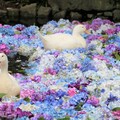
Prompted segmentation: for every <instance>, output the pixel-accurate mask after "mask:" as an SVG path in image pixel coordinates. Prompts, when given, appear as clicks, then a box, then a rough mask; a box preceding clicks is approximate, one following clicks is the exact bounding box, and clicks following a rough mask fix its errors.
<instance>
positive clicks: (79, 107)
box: [75, 102, 84, 111]
mask: <svg viewBox="0 0 120 120" xmlns="http://www.w3.org/2000/svg"><path fill="white" fill-rule="evenodd" d="M83 104H84V103H82V102H81V103H79V104H78V105H77V106H76V107H75V110H77V111H80V110H81V107H82V106H83Z"/></svg>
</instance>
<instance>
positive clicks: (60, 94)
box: [0, 18, 120, 120]
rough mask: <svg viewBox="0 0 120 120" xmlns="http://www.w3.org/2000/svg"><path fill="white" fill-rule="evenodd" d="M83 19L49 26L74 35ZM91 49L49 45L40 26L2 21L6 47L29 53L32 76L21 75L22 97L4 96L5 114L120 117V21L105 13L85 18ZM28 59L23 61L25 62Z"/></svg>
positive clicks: (19, 119)
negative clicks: (89, 20)
mask: <svg viewBox="0 0 120 120" xmlns="http://www.w3.org/2000/svg"><path fill="white" fill-rule="evenodd" d="M79 23H80V22H79V21H73V22H70V21H69V20H64V19H60V20H59V21H58V22H56V21H50V22H48V23H47V24H45V25H43V26H42V28H41V29H40V32H41V33H42V34H43V35H45V34H54V33H66V34H71V33H72V30H73V28H74V26H75V25H76V24H79ZM83 24H84V25H85V26H86V28H87V29H88V30H89V31H90V32H91V34H90V35H87V34H82V36H83V37H84V38H85V39H86V42H87V48H86V49H84V48H77V49H71V50H63V51H61V52H60V51H57V50H47V51H45V50H44V46H43V44H42V42H41V40H40V38H39V34H38V32H39V28H38V27H37V26H30V27H26V26H24V25H21V24H18V25H15V26H10V25H0V52H5V53H6V54H7V55H8V56H11V57H12V56H14V55H15V54H17V53H19V54H20V55H23V56H27V57H28V58H29V60H28V68H26V69H25V72H26V74H27V75H26V76H25V75H22V74H19V73H17V74H15V75H14V76H15V77H16V79H17V80H18V81H19V84H20V85H21V92H20V96H18V97H12V98H6V97H2V99H1V101H0V119H4V118H6V119H15V120H29V119H30V120H40V119H41V120H42V119H43V120H114V119H117V120H119V119H120V24H119V23H113V22H111V21H109V20H102V19H100V18H97V19H94V20H93V21H92V23H86V22H84V23H83ZM21 62H22V61H21Z"/></svg>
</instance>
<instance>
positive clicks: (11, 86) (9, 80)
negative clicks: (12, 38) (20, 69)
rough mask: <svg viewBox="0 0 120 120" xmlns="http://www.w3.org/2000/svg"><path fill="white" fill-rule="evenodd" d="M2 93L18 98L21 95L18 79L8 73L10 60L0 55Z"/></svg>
mask: <svg viewBox="0 0 120 120" xmlns="http://www.w3.org/2000/svg"><path fill="white" fill-rule="evenodd" d="M0 69H1V71H0V93H4V94H6V96H8V97H11V96H16V95H18V94H19V93H20V86H19V84H18V82H17V81H16V79H15V78H14V77H13V76H11V75H10V74H9V73H8V58H7V56H6V55H5V54H4V53H0Z"/></svg>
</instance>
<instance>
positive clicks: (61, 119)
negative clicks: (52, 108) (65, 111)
mask: <svg viewBox="0 0 120 120" xmlns="http://www.w3.org/2000/svg"><path fill="white" fill-rule="evenodd" d="M58 120H70V117H69V116H66V117H65V118H59V119H58Z"/></svg>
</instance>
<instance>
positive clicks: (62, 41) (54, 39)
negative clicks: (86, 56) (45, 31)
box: [39, 24, 88, 50]
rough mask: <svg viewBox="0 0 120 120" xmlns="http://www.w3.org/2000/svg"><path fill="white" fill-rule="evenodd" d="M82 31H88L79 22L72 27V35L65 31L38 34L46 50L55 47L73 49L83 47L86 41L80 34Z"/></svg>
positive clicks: (57, 48)
mask: <svg viewBox="0 0 120 120" xmlns="http://www.w3.org/2000/svg"><path fill="white" fill-rule="evenodd" d="M84 32H86V33H87V32H88V31H87V30H86V27H85V26H84V25H82V24H79V25H77V26H75V27H74V29H73V33H72V35H70V34H65V33H56V34H52V35H45V36H42V35H41V34H40V33H39V36H40V38H41V40H42V42H43V45H44V48H45V49H46V50H51V49H56V50H64V49H73V48H85V47H86V41H85V39H84V38H83V37H82V36H81V35H80V34H82V33H84Z"/></svg>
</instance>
